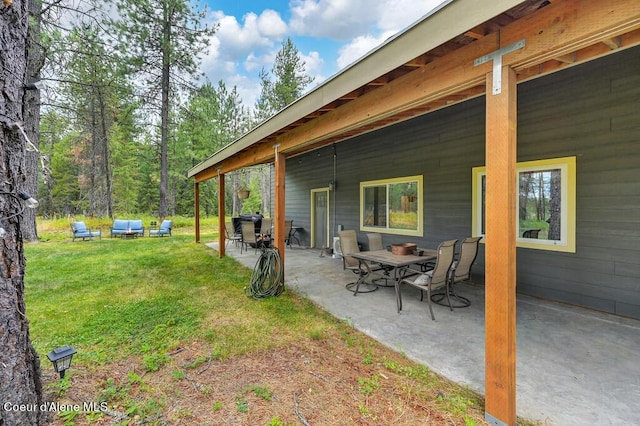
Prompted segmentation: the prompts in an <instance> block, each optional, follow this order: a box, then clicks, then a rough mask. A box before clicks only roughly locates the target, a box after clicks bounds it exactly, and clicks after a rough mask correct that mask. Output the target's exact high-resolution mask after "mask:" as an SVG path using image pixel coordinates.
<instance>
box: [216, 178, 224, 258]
mask: <svg viewBox="0 0 640 426" xmlns="http://www.w3.org/2000/svg"><path fill="white" fill-rule="evenodd" d="M225 216H226V213H225V210H224V174H221V173H220V170H218V236H219V238H218V257H224V256H225V249H226V242H225V237H226V232H225V229H224V222H225V220H226V219H225Z"/></svg>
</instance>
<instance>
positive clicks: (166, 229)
mask: <svg viewBox="0 0 640 426" xmlns="http://www.w3.org/2000/svg"><path fill="white" fill-rule="evenodd" d="M172 227H173V221H172V220H163V221H162V223H161V224H160V228H158V229H150V230H149V236H150V237H151V236H152V235H153V236H156V237H164V236H165V235H168V236H171V228H172Z"/></svg>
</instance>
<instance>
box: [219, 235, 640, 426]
mask: <svg viewBox="0 0 640 426" xmlns="http://www.w3.org/2000/svg"><path fill="white" fill-rule="evenodd" d="M207 245H208V246H209V247H211V248H213V249H216V248H217V243H210V244H207ZM226 253H227V255H228V256H232V257H234V258H236V259H237V260H238V261H239V262H241V263H242V264H244V265H245V266H247V267H249V268H253V267H254V265H255V263H256V261H257V260H258V257H259V253H258V254H255V253H254V251H253V250H249V251H248V252H245V253H242V254H240V250H239V249H236V248H235V247H234V246H233V244H229V245H228V247H227V251H226ZM285 268H286V271H285V281H286V287H287V289H289V290H294V291H296V292H298V293H300V294H302V295H305V296H306V297H308V298H309V299H310V300H313V301H314V302H315V303H316V304H318V305H319V306H321V307H322V308H324V309H325V310H327V311H328V312H330V313H331V314H333V315H334V316H335V317H336V318H339V319H344V320H347V321H349V322H350V323H351V324H352V325H353V327H355V328H356V329H358V330H360V331H362V332H363V333H366V334H368V335H369V336H371V337H373V338H375V339H376V340H378V341H379V342H381V343H383V344H385V345H387V346H389V347H390V348H393V349H395V350H397V351H400V352H403V353H405V354H406V355H407V356H408V357H409V358H411V359H413V360H415V361H417V362H420V363H422V364H424V365H426V366H428V367H429V368H430V369H432V370H433V371H436V372H437V373H439V374H442V375H443V376H445V377H447V378H448V379H450V380H453V381H455V382H457V383H460V384H464V385H467V386H468V387H469V388H471V389H474V390H476V391H478V392H480V393H484V344H485V342H484V291H483V287H482V286H480V285H466V284H463V285H459V286H458V287H457V289H458V292H459V293H460V294H464V296H466V297H468V298H469V299H470V300H471V306H470V307H468V308H463V309H455V310H454V312H451V311H449V308H446V307H441V306H438V305H434V313H435V315H436V320H435V321H432V320H431V318H430V316H429V310H428V308H427V305H426V302H420V297H419V292H418V290H416V289H412V288H408V287H407V288H405V287H403V293H402V294H403V310H402V312H401V313H400V314H398V313H397V312H396V303H395V297H394V289H393V288H392V287H391V288H379V289H378V290H377V291H374V292H372V293H366V294H359V295H357V296H356V297H354V296H353V293H350V292H348V291H347V290H345V288H344V285H345V284H346V283H347V282H350V281H353V279H354V275H353V274H352V273H350V272H349V271H343V270H342V261H341V260H340V259H333V258H332V257H331V256H328V257H327V256H323V257H321V256H320V251H319V250H313V249H304V248H297V247H295V248H287V250H286V259H285ZM517 327H518V329H517V336H518V337H517V367H516V368H517V370H516V374H517V381H516V383H517V413H518V415H519V416H522V417H525V418H528V419H531V420H538V421H541V422H543V424H551V425H587V424H589V425H621V424H627V425H630V424H640V410H638V409H637V402H638V401H639V400H640V362H638V360H639V359H640V321H638V320H634V319H628V318H622V317H618V316H614V315H609V314H603V313H599V312H594V311H590V310H587V309H582V308H578V307H573V306H569V305H564V304H559V303H554V302H548V301H543V300H539V299H535V298H531V297H527V296H521V295H518V298H517Z"/></svg>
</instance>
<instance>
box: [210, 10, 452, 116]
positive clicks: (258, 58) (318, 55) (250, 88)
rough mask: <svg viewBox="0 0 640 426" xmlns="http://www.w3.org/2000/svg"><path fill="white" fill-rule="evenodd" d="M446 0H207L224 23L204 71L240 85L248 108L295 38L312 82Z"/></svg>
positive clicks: (212, 42) (212, 19) (212, 77)
mask: <svg viewBox="0 0 640 426" xmlns="http://www.w3.org/2000/svg"><path fill="white" fill-rule="evenodd" d="M441 2H442V0H269V1H266V0H263V1H260V0H203V3H204V4H206V5H207V7H208V11H209V13H208V16H207V21H208V22H209V23H218V24H219V25H220V27H219V30H218V32H217V33H216V34H215V35H214V36H213V37H212V38H211V40H210V43H209V52H208V54H207V55H206V56H205V57H204V58H203V62H202V70H203V72H204V73H205V75H206V76H207V78H208V79H209V80H210V81H211V82H212V83H214V84H215V83H217V82H218V81H219V80H223V81H224V82H225V83H226V85H227V86H228V87H229V88H231V87H233V86H236V87H237V89H238V92H239V93H240V95H241V97H242V98H243V100H244V103H245V105H246V106H248V107H253V105H254V102H255V99H256V97H257V96H258V95H259V93H260V83H259V79H258V73H259V72H260V69H261V68H265V69H266V70H270V69H271V67H272V64H273V58H274V57H275V54H276V53H277V51H278V50H279V49H280V48H281V47H282V42H283V41H284V40H286V38H287V37H291V39H292V40H293V43H294V44H295V45H296V47H297V48H298V50H299V52H300V54H301V56H302V58H303V59H304V61H305V63H306V68H307V74H309V75H311V76H312V77H313V78H314V82H313V83H312V86H315V85H317V84H319V83H322V82H323V81H324V80H326V79H327V78H328V77H330V76H332V75H334V74H335V73H336V72H338V71H339V70H340V69H342V68H344V67H345V66H347V65H349V64H350V63H352V62H354V61H355V60H357V59H358V58H360V57H361V56H362V55H364V54H365V53H367V52H368V51H370V50H371V49H373V48H375V47H376V46H378V45H380V44H381V43H382V42H383V41H384V40H386V39H387V38H389V37H390V36H392V35H394V34H396V33H397V32H399V31H401V30H403V29H404V28H406V27H407V26H409V25H411V24H412V23H413V22H415V21H416V20H417V19H418V18H420V17H421V16H423V15H425V14H426V13H428V12H429V11H431V10H432V9H433V8H434V7H436V6H438V5H439V4H440V3H441Z"/></svg>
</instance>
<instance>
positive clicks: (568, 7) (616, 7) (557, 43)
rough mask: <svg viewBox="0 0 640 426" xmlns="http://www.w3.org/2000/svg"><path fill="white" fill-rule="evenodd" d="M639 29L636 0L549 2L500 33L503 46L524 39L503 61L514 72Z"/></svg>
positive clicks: (638, 12)
mask: <svg viewBox="0 0 640 426" xmlns="http://www.w3.org/2000/svg"><path fill="white" fill-rule="evenodd" d="M638 28H640V2H638V1H637V0H620V1H610V2H608V1H607V2H605V1H589V0H565V1H559V2H555V3H552V4H551V5H549V6H547V7H544V8H542V9H540V10H539V11H537V12H536V13H534V14H531V15H529V16H527V17H525V18H523V19H520V20H519V21H517V22H515V23H514V24H512V25H508V26H506V27H504V28H503V29H502V30H501V31H500V33H501V36H500V42H501V44H502V45H509V44H511V43H514V42H516V41H518V40H522V39H525V40H526V42H527V45H526V47H525V48H524V49H520V50H516V51H514V52H512V53H511V54H509V55H508V56H507V57H506V60H505V61H504V64H505V65H511V67H512V68H514V69H515V70H516V71H519V70H520V69H525V68H529V67H531V66H534V65H537V64H541V63H543V62H547V61H549V60H552V59H554V58H559V57H562V56H564V55H569V54H571V53H573V52H575V51H577V50H581V49H584V48H586V47H588V46H591V45H594V44H598V43H601V42H604V41H605V40H611V39H613V38H615V37H618V36H621V35H622V34H625V33H627V32H630V31H634V30H636V29H638Z"/></svg>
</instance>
